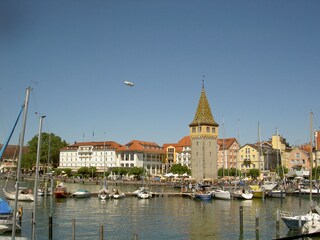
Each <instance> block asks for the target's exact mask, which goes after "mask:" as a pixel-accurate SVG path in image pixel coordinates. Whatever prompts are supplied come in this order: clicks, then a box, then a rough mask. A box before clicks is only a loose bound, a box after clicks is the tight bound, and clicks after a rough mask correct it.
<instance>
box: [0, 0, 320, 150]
mask: <svg viewBox="0 0 320 240" xmlns="http://www.w3.org/2000/svg"><path fill="white" fill-rule="evenodd" d="M319 12H320V1H318V0H309V1H303V0H281V1H279V0H268V1H266V0H264V1H261V0H251V1H250V0H244V1H238V0H220V1H218V0H201V1H196V0H162V1H157V0H90V1H89V0H55V1H43V0H28V1H25V0H1V1H0V103H1V107H0V143H3V142H4V141H5V139H6V138H7V136H8V135H9V132H10V131H11V128H12V126H13V124H14V121H15V119H16V118H17V115H18V112H19V110H20V107H21V105H22V104H23V101H24V99H25V94H26V88H27V87H28V86H30V87H31V88H32V91H31V94H30V99H29V108H28V115H27V124H26V133H25V143H27V142H28V141H30V140H31V139H32V138H33V137H34V136H36V135H37V134H38V126H39V116H41V115H45V116H46V118H45V119H44V122H43V129H42V131H43V132H50V133H54V134H55V135H57V136H60V137H61V138H62V140H65V141H66V142H68V143H73V142H75V141H76V142H81V141H105V140H106V141H115V142H118V143H119V144H126V143H128V142H130V141H131V140H142V141H150V142H155V143H157V144H159V145H160V146H161V145H162V144H164V143H176V142H178V141H179V140H180V139H181V138H183V137H184V136H187V135H189V124H190V123H191V122H192V120H193V118H194V115H195V112H196V108H197V105H198V101H199V98H200V94H201V88H202V80H204V87H205V92H206V96H207V99H208V101H209V104H210V106H211V111H212V114H213V117H214V119H215V121H216V122H217V123H218V124H219V125H220V128H219V138H229V137H234V138H238V139H239V142H240V143H241V144H242V145H243V144H246V143H254V142H257V141H258V140H259V130H258V129H260V139H261V140H268V139H270V138H271V136H272V135H274V134H275V133H276V129H278V133H279V134H280V135H281V136H283V137H284V138H286V139H287V142H288V143H289V144H290V145H298V144H303V143H306V142H309V141H310V129H311V128H314V129H320V116H319V114H320V111H319V110H320V101H319V100H318V95H319V94H318V93H319V89H320V79H319V76H320V44H319V43H320V27H319V23H320V14H319ZM124 81H131V82H133V83H134V84H135V85H134V87H129V86H127V85H125V84H124ZM311 112H313V115H312V117H310V116H311V114H310V113H311ZM36 113H38V114H36ZM21 119H22V118H21ZM21 119H20V121H19V123H18V126H17V128H16V131H15V133H14V135H13V137H12V139H11V141H10V144H17V143H18V142H19V140H18V139H19V133H20V131H21V125H22V123H21V122H22V121H21ZM258 125H259V126H260V127H259V128H258Z"/></svg>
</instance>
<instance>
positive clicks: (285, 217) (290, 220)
mask: <svg viewBox="0 0 320 240" xmlns="http://www.w3.org/2000/svg"><path fill="white" fill-rule="evenodd" d="M279 215H280V217H281V219H282V221H283V222H284V224H285V225H286V226H287V227H288V228H289V229H290V230H294V229H299V226H304V225H305V224H306V223H307V222H312V221H320V215H319V214H318V213H316V212H312V211H310V212H308V213H307V214H295V215H294V214H293V213H291V212H287V211H283V210H279ZM299 221H301V225H299ZM306 226H307V225H306Z"/></svg>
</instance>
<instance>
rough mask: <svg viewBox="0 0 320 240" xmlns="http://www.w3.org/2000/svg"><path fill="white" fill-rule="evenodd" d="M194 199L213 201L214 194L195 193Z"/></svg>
mask: <svg viewBox="0 0 320 240" xmlns="http://www.w3.org/2000/svg"><path fill="white" fill-rule="evenodd" d="M193 198H194V199H200V200H205V201H208V200H211V199H212V193H211V192H196V193H194V195H193Z"/></svg>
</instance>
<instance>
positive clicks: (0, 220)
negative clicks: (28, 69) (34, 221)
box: [0, 198, 21, 233]
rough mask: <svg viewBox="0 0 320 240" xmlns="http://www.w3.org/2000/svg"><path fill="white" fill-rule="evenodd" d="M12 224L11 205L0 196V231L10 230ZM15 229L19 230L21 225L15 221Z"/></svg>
mask: <svg viewBox="0 0 320 240" xmlns="http://www.w3.org/2000/svg"><path fill="white" fill-rule="evenodd" d="M12 226H13V210H12V208H11V206H10V205H9V204H8V202H6V201H5V200H3V199H2V198H0V233H4V232H8V231H12ZM15 230H16V231H17V230H21V226H20V225H19V224H18V223H16V228H15Z"/></svg>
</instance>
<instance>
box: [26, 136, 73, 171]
mask: <svg viewBox="0 0 320 240" xmlns="http://www.w3.org/2000/svg"><path fill="white" fill-rule="evenodd" d="M41 138H42V141H41V150H40V163H42V164H44V165H46V164H47V162H48V160H49V163H51V164H52V166H53V168H56V167H58V165H59V157H60V149H61V148H64V147H66V146H67V145H68V144H67V143H66V141H64V140H61V138H60V137H58V136H56V135H54V134H53V133H51V134H49V133H42V136H41ZM28 148H29V151H28V153H26V154H25V155H24V156H23V159H22V163H21V166H22V168H27V169H31V168H32V167H34V166H35V165H36V161H37V151H38V135H36V136H34V137H33V138H32V139H31V140H30V141H29V142H28ZM49 149H50V152H49ZM48 157H49V158H48Z"/></svg>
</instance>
